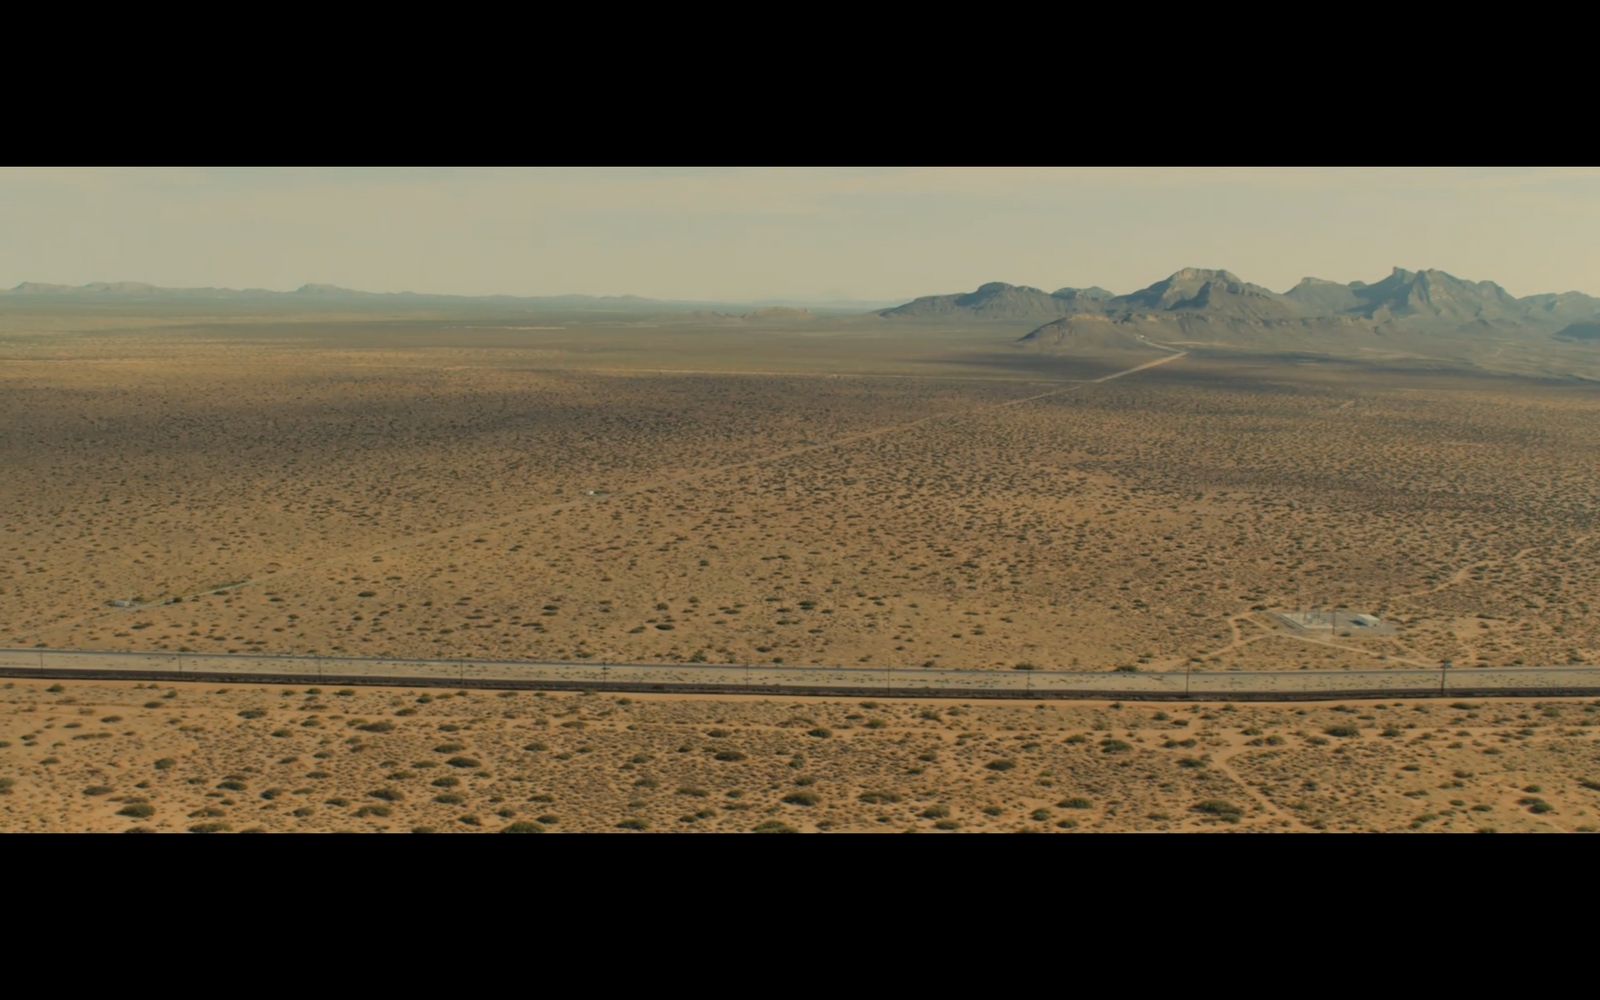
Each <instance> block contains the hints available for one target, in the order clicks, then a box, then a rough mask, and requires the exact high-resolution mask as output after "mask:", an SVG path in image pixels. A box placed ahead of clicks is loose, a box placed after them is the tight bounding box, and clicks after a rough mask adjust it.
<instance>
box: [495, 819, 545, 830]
mask: <svg viewBox="0 0 1600 1000" xmlns="http://www.w3.org/2000/svg"><path fill="white" fill-rule="evenodd" d="M500 832H501V833H543V832H544V827H542V826H540V825H539V824H538V823H530V822H528V821H527V820H518V821H517V822H515V823H512V824H511V825H510V826H508V827H506V828H505V829H504V830H501V831H500Z"/></svg>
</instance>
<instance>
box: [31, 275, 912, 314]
mask: <svg viewBox="0 0 1600 1000" xmlns="http://www.w3.org/2000/svg"><path fill="white" fill-rule="evenodd" d="M8 299H9V300H11V301H13V302H22V301H33V302H39V303H46V302H50V303H65V304H71V303H80V302H81V303H91V304H93V303H103V304H112V303H137V302H144V303H152V304H159V303H162V302H175V303H176V302H182V303H200V302H208V301H210V302H217V303H219V304H220V303H241V304H262V305H279V306H291V307H293V306H323V305H333V306H340V305H342V306H353V307H362V306H390V305H392V306H399V307H417V306H424V307H427V306H434V307H440V308H448V307H459V306H490V307H493V306H511V307H519V306H527V307H542V306H548V307H553V308H569V309H585V308H587V309H605V310H618V311H644V310H651V309H658V310H683V309H691V310H693V309H706V308H709V307H715V306H724V307H726V306H740V307H753V308H756V309H768V310H770V309H785V308H796V309H800V308H812V309H826V310H830V311H833V312H842V311H849V312H864V311H868V310H871V309H876V308H881V307H882V306H884V305H887V304H888V303H887V302H884V301H869V300H853V299H839V300H814V301H813V300H805V299H759V300H754V301H749V302H738V301H732V300H710V299H707V300H698V299H697V300H687V299H685V300H672V299H651V298H645V297H642V296H638V295H538V296H524V295H442V294H435V293H425V292H363V291H358V290H356V289H353V288H341V287H340V286H338V285H326V284H307V285H301V286H300V287H299V288H297V289H295V290H294V291H292V292H279V291H272V290H270V289H266V288H166V287H162V286H160V285H150V284H146V283H144V282H140V281H94V282H90V283H89V284H87V285H52V284H46V283H43V282H37V281H24V282H23V283H22V284H20V285H17V286H16V287H14V288H10V289H0V302H4V301H6V300H8Z"/></svg>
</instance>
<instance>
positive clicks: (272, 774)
mask: <svg viewBox="0 0 1600 1000" xmlns="http://www.w3.org/2000/svg"><path fill="white" fill-rule="evenodd" d="M1021 332H1024V331H1023V330H1021V329H1012V328H1008V327H1004V326H1003V325H1001V326H962V325H944V326H929V327H921V326H917V325H915V324H913V325H906V324H886V323H884V322H882V321H879V320H876V319H873V318H867V319H861V318H848V317H846V318H828V317H814V316H787V315H781V314H780V315H777V316H768V317H761V318H759V319H754V320H750V319H747V320H739V321H735V320H731V319H727V318H718V319H714V320H713V319H705V318H693V317H689V318H685V317H683V316H665V317H646V318H640V317H638V316H628V315H591V314H581V313H574V314H570V315H568V314H562V313H541V314H538V315H531V316H524V315H517V316H510V315H504V314H502V313H494V312H486V313H483V314H477V313H474V314H470V315H468V314H445V313H440V314H428V313H422V314H418V313H405V314H395V315H383V316H374V315H368V314H340V313H327V314H316V313H307V314H296V315H292V316H285V315H259V316H240V315H234V314H227V315H221V314H219V315H208V314H205V313H203V312H190V313H183V314H173V313H163V312H161V311H160V310H158V309H150V310H146V311H144V312H140V311H138V310H131V309H124V310H121V311H115V312H107V313H104V314H99V313H92V312H84V311H82V310H80V311H76V312H60V311H57V312H51V311H49V310H47V309H43V308H40V309H35V310H33V311H28V310H22V309H18V310H12V311H8V312H6V313H5V314H4V315H3V316H0V469H3V470H4V481H3V483H0V646H5V647H10V648H17V649H33V648H43V649H50V648H54V649H92V650H113V651H116V650H137V651H158V650H159V651H193V652H208V653H225V652H239V653H250V652H261V653H293V654H320V655H325V656H387V657H428V658H458V659H474V658H484V659H517V660H553V661H585V662H594V663H603V662H631V663H654V662H662V663H682V664H695V663H751V664H784V665H832V666H856V665H864V666H893V667H894V668H896V669H908V670H910V669H916V668H919V667H924V666H927V667H943V668H960V669H982V670H996V671H1014V670H1028V669H1039V670H1095V671H1099V670H1103V671H1124V672H1136V671H1182V670H1195V671H1262V670H1273V671H1282V670H1302V669H1304V670H1355V669H1385V668H1390V667H1426V668H1434V667H1437V666H1438V665H1439V664H1440V663H1441V662H1442V661H1450V662H1451V663H1452V664H1453V665H1454V667H1455V668H1456V669H1457V670H1458V671H1468V670H1471V669H1473V668H1475V667H1497V668H1507V667H1524V666H1526V667H1537V666H1559V665H1580V664H1582V665H1592V664H1595V663H1597V662H1600V627H1597V626H1600V600H1597V595H1600V541H1597V539H1596V535H1595V531H1596V524H1595V522H1596V502H1595V497H1597V496H1600V432H1597V428H1600V388H1597V387H1596V384H1595V383H1594V382H1593V381H1584V380H1579V379H1563V378H1557V377H1549V376H1542V375H1538V374H1529V373H1527V372H1516V373H1511V372H1497V371H1488V370H1483V369H1482V368H1478V367H1473V366H1471V365H1450V364H1442V363H1437V362H1433V361H1427V360H1419V359H1415V358H1405V357H1395V358H1378V359H1371V358H1369V359H1363V360H1359V361H1358V360H1350V359H1336V358H1332V357H1315V356H1307V355H1303V354H1283V355H1272V354H1263V353H1260V352H1257V353H1253V354H1246V353H1241V352H1237V351H1227V350H1219V349H1211V350H1208V349H1205V348H1204V347H1199V346H1184V348H1183V349H1182V350H1179V349H1177V348H1162V347H1156V346H1151V347H1150V349H1149V350H1148V351H1146V350H1142V349H1141V350H1139V351H1125V352H1120V353H1118V352H1108V353H1106V354H1103V355H1092V354H1086V355H1061V354H1051V353H1041V352H1038V351H1029V350H1025V349H1022V348H1019V347H1018V346H1017V345H1016V343H1015V341H1016V338H1017V336H1018V335H1019V334H1020V333H1021ZM119 605H121V606H119ZM1313 606H1314V607H1318V608H1322V609H1340V610H1342V611H1343V612H1344V613H1345V614H1347V615H1353V614H1356V613H1363V614H1370V615H1372V616H1374V617H1376V618H1378V619H1381V620H1382V621H1383V622H1384V623H1385V628H1384V629H1382V630H1376V631H1375V630H1362V629H1360V628H1348V627H1347V628H1344V629H1342V630H1341V629H1334V630H1329V631H1328V632H1327V633H1326V634H1320V633H1319V634H1313V633H1306V632H1303V631H1297V630H1294V629H1291V628H1287V627H1285V626H1284V624H1283V622H1282V621H1281V620H1280V619H1278V618H1277V617H1276V615H1275V613H1276V612H1281V611H1290V610H1294V609H1303V608H1307V607H1313ZM52 687H54V688H59V689H60V690H56V691H52V690H50V688H52ZM169 694H171V695H172V696H171V697H168V695H169ZM423 699H426V700H423ZM0 706H3V712H4V715H3V718H0V726H3V727H4V730H3V733H0V740H3V741H4V742H5V744H6V745H5V746H4V747H3V748H0V781H4V782H5V783H6V784H5V789H4V791H5V794H4V795H3V797H0V829H5V830H43V829H50V830H71V829H94V830H120V829H124V828H129V827H139V828H149V829H160V830H186V829H189V828H191V827H197V826H202V827H203V826H207V825H213V826H215V827H217V828H218V829H222V828H224V827H225V828H229V829H241V830H242V829H250V828H255V827H260V828H262V829H267V830H291V829H303V830H331V829H397V830H398V829H404V830H410V829H414V828H418V827H422V828H428V829H437V830H449V829H484V830H489V829H501V828H503V827H506V826H509V825H512V824H514V823H520V822H526V823H531V824H536V825H538V826H540V827H541V828H548V829H551V830H612V829H619V828H620V829H630V828H633V829H651V830H670V829H716V830H741V831H742V830H747V829H755V828H756V827H757V826H758V825H760V824H762V823H773V824H776V825H777V826H781V827H787V828H794V829H803V830H862V829H895V830H898V829H906V828H919V829H920V828H927V829H941V828H942V829H962V830H980V829H982V830H990V829H992V830H1013V829H1021V828H1028V829H1041V830H1095V829H1102V830H1132V829H1137V830H1165V829H1196V828H1205V829H1211V828H1218V829H1230V830H1231V829H1285V830H1291V829H1351V830H1354V829H1362V830H1368V829H1393V830H1400V829H1414V828H1420V829H1463V830H1464V829H1480V828H1485V829H1491V828H1492V829H1504V830H1523V829H1529V830H1533V829H1578V828H1583V827H1588V826H1590V825H1591V823H1592V821H1593V812H1594V809H1595V808H1596V804H1597V803H1596V793H1595V792H1594V791H1593V789H1592V788H1590V787H1589V786H1588V785H1585V784H1583V782H1589V783H1590V784H1592V783H1594V782H1595V781H1600V770H1597V768H1596V765H1595V761H1596V759H1597V758H1596V751H1595V745H1594V742H1593V735H1592V729H1591V723H1592V722H1593V721H1594V705H1593V704H1592V703H1589V702H1583V701H1571V700H1552V701H1549V702H1540V703H1532V702H1511V701H1507V702H1498V701H1497V702H1490V703H1482V704H1477V705H1475V706H1473V707H1469V708H1451V707H1448V706H1449V703H1448V702H1444V701H1441V702H1437V703H1410V702H1405V703H1400V704H1392V703H1388V702H1385V703H1381V704H1377V703H1373V704H1368V703H1355V702H1352V703H1351V704H1350V705H1347V706H1340V707H1334V706H1329V705H1326V704H1317V705H1304V706H1293V705H1273V706H1264V705H1253V706H1200V705H1183V706H1169V707H1167V708H1165V709H1162V708H1161V707H1159V706H1153V705H1137V706H1136V705H1126V706H1122V707H1120V708H1114V707H1112V706H1110V705H1107V704H1077V705H1059V704H1036V705H1035V704H1006V705H999V704H988V703H982V702H970V703H958V704H944V705H933V704H928V703H919V702H915V701H909V700H908V701H899V700H895V701H889V700H886V701H883V702H881V703H875V704H874V705H872V706H871V707H866V706H863V705H861V704H859V703H857V702H848V703H845V702H837V701H834V702H830V701H828V700H826V699H823V700H806V699H793V700H788V701H773V700H770V699H768V700H761V699H742V698H727V699H722V700H707V699H696V698H677V699H663V698H657V697H648V696H643V695H641V696H636V697H631V698H626V697H618V696H615V695H602V696H578V695H555V694H552V695H549V696H547V697H537V696H535V695H533V694H529V693H526V692H522V693H515V694H508V696H507V697H504V698H501V697H500V696H498V695H496V694H493V693H486V692H482V691H473V692H469V693H467V694H466V695H462V696H455V695H452V694H448V693H440V692H432V693H429V692H423V691H419V690H404V689H365V688H363V689H360V690H355V691H353V692H352V693H349V694H345V693H341V692H335V691H333V690H319V691H316V692H312V693H308V692H307V691H306V690H305V689H304V688H298V689H287V688H286V689H273V688H263V687H259V686H249V685H159V686H157V687H155V688H152V687H150V686H148V685H146V686H143V687H135V686H134V685H132V684H119V683H113V682H89V681H61V682H56V683H53V684H46V683H44V682H34V681H27V680H17V681H14V682H10V686H8V687H6V688H5V690H4V692H3V696H0ZM247 712H259V713H262V714H260V715H257V716H251V717H244V718H241V713H247ZM1157 716H1163V717H1162V718H1158V717H1157ZM108 719H115V720H116V721H114V722H113V721H104V720H108ZM1351 720H1354V721H1351ZM1179 723H1186V724H1185V725H1180V724H1179ZM1346 723H1348V725H1349V727H1351V728H1353V729H1355V730H1357V731H1358V732H1357V735H1354V736H1329V735H1327V731H1328V730H1330V729H1339V728H1341V727H1342V726H1344V725H1345V724H1346ZM370 726H378V727H379V728H378V729H369V728H364V727H370ZM384 726H388V727H389V728H387V729H385V728H383V727H384ZM68 727H71V728H72V729H73V730H74V731H73V732H71V733H69V732H67V731H66V730H67V729H68ZM449 727H455V728H449ZM78 729H82V730H83V731H82V732H77V731H76V730H78ZM258 729H259V730H260V732H258V731H257V730H258ZM1390 730H1394V731H1395V732H1394V734H1393V735H1388V733H1389V731H1390ZM280 731H281V732H283V733H285V734H286V735H278V734H279V732H280ZM713 731H716V732H721V733H723V735H721V736H717V735H712V732H713ZM813 731H825V732H827V733H829V735H828V736H817V735H813ZM1252 731H1254V732H1253V733H1252ZM92 734H101V735H96V736H95V737H94V738H93V739H85V738H84V737H86V736H90V735H92ZM1273 739H1276V740H1278V741H1279V742H1277V743H1271V742H1252V741H1270V740H1273ZM1107 741H1111V742H1112V743H1122V744H1126V745H1127V747H1128V749H1126V750H1120V749H1116V748H1114V747H1112V748H1111V749H1109V750H1108V743H1107ZM1185 741H1190V742H1191V743H1192V745H1187V744H1186V743H1185ZM1318 741H1320V742H1318ZM535 743H537V744H540V745H542V746H545V747H546V749H541V750H530V749H527V748H528V747H529V746H531V745H533V744H535ZM1168 743H1173V744H1176V745H1175V746H1171V747H1169V746H1167V745H1166V744H1168ZM454 744H460V748H459V749H457V750H453V751H448V752H446V751H438V750H437V747H439V746H447V745H454ZM680 748H687V749H680ZM1490 751H1496V752H1494V753H1490ZM719 753H731V754H735V755H737V757H736V758H730V759H725V760H721V759H718V757H717V754H719ZM563 755H566V756H563ZM925 755H926V759H924V757H925ZM456 757H459V758H462V759H464V760H471V761H474V762H475V763H473V764H454V765H452V764H451V763H450V761H451V759H452V758H456ZM635 758H644V759H637V760H636V759H635ZM164 760H166V761H172V762H173V763H171V764H169V765H166V766H159V762H160V761H164ZM1000 761H1009V762H1010V764H1011V766H1010V767H998V768H997V767H995V766H994V765H995V764H996V763H997V762H1000ZM1185 761H1188V763H1185ZM424 765H436V766H424ZM316 774H321V775H323V777H314V776H313V775H316ZM402 774H403V775H405V777H399V776H398V775H402ZM442 779H453V781H450V782H445V783H443V784H441V783H439V782H440V780H442ZM807 779H810V780H807ZM1451 782H1455V783H1456V784H1455V785H1449V783H1451ZM233 785H237V786H239V787H232V786H233ZM1446 786H1448V787H1446ZM1529 787H1537V788H1539V789H1541V791H1537V792H1530V791H1527V790H1526V789H1527V788H1529ZM89 789H106V791H96V792H93V793H90V792H89V791H87V790H89ZM685 789H688V791H685ZM385 790H387V791H392V792H393V793H394V795H392V796H388V797H385V796H383V795H378V796H376V797H374V793H375V792H382V791H385ZM697 791H698V792H700V793H703V794H696V792H697ZM268 792H274V794H272V795H270V796H269V795H267V794H266V793H268ZM734 793H737V794H734ZM1413 793H1418V794H1413ZM539 796H545V797H546V798H543V799H541V798H538V797H539ZM796 796H798V798H795V800H794V801H788V800H787V799H786V797H796ZM808 796H809V797H812V798H815V799H816V801H814V802H810V803H807V802H805V801H803V800H804V799H805V798H807V797H808ZM441 797H442V801H441ZM137 799H143V800H145V801H144V802H138V801H133V800H137ZM453 799H459V801H453ZM1078 799H1083V800H1086V801H1088V802H1090V803H1091V805H1090V806H1089V807H1083V808H1080V807H1078V806H1071V807H1067V806H1063V805H1061V803H1062V802H1063V801H1069V800H1072V801H1076V800H1078ZM1523 799H1535V800H1537V801H1536V802H1523V801H1522V800H1523ZM334 800H340V801H342V802H343V804H342V805H335V804H331V803H332V802H333V801H334ZM1456 800H1460V803H1462V804H1456ZM1208 802H1210V803H1213V805H1212V806H1211V807H1208V809H1209V811H1208V809H1200V808H1198V807H1199V806H1201V805H1203V804H1204V803H1208ZM1215 803H1222V806H1227V807H1228V808H1226V809H1223V808H1222V806H1217V805H1215ZM1541 803H1542V805H1541ZM140 806H149V807H150V809H151V810H152V811H151V812H150V813H149V814H148V815H143V816H140V815H129V814H125V813H124V812H123V810H124V809H126V808H130V807H131V808H132V809H133V812H134V813H140V812H143V811H144V810H142V809H141V808H139V807H140ZM1479 807H1485V808H1481V809H1480V808H1479ZM941 810H943V812H941ZM991 810H993V811H991ZM1219 810H1220V812H1219ZM701 813H705V815H700V814H701ZM1424 816H1426V817H1428V818H1426V819H1421V818H1420V817H1424ZM541 817H546V818H541ZM548 817H554V818H553V819H549V818H548ZM685 817H692V818H690V819H686V818H685ZM468 818H470V819H471V820H473V822H468V821H467V819H468ZM619 824H632V825H631V826H621V827H619ZM774 828H776V827H774Z"/></svg>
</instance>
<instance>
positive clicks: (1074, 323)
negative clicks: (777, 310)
mask: <svg viewBox="0 0 1600 1000" xmlns="http://www.w3.org/2000/svg"><path fill="white" fill-rule="evenodd" d="M878 315H879V316H881V317H884V318H886V319H890V320H922V321H940V320H966V321H983V322H999V321H1005V322H1010V323H1022V322H1028V323H1035V324H1038V325H1037V326H1036V327H1035V328H1034V329H1033V330H1032V331H1031V332H1029V333H1028V334H1027V335H1026V336H1024V337H1022V338H1021V342H1022V343H1024V344H1027V345H1032V346H1038V347H1044V348H1055V349H1071V348H1072V347H1073V346H1075V345H1079V344H1082V345H1085V346H1090V345H1092V346H1095V347H1099V348H1104V347H1106V346H1108V345H1112V344H1119V343H1120V344H1121V345H1122V346H1125V347H1128V348H1135V347H1138V348H1142V349H1148V345H1149V344H1150V343H1151V342H1168V343H1184V344H1216V345H1221V346H1236V347H1251V348H1265V347H1271V348H1279V349H1300V348H1304V347H1307V346H1311V345H1313V344H1314V345H1316V346H1318V347H1323V348H1326V347H1330V346H1334V343H1333V342H1337V341H1352V342H1355V343H1357V344H1362V343H1364V344H1368V345H1371V344H1385V345H1387V346H1394V345H1398V344H1406V343H1411V344H1415V343H1417V342H1419V338H1420V340H1421V341H1428V340H1437V339H1439V338H1445V339H1454V338H1457V337H1473V336H1476V337H1479V338H1503V337H1515V338H1527V337H1530V336H1531V337H1535V338H1545V339H1549V338H1555V339H1557V340H1560V341H1564V342H1573V343H1584V342H1586V343H1600V298H1595V297H1594V296H1590V295H1584V294H1582V293H1580V292H1563V293H1560V294H1541V295H1529V296H1526V297H1523V298H1517V297H1516V296H1514V295H1512V294H1510V293H1509V292H1507V291H1506V290H1505V289H1504V288H1501V287H1500V286H1499V285H1497V284H1495V283H1494V282H1492V281H1466V280H1463V279H1461V278H1457V277H1455V276H1453V275H1450V274H1446V273H1445V272H1443V271H1436V270H1422V271H1408V270H1405V269H1404V268H1399V267H1397V268H1395V269H1394V270H1393V271H1391V272H1390V274H1389V275H1388V276H1387V277H1385V278H1384V279H1383V280H1381V281H1376V282H1372V283H1371V284H1368V283H1367V282H1364V281H1353V282H1350V283H1349V284H1339V283H1338V282H1333V281H1324V280H1322V279H1319V278H1306V279H1304V280H1302V281H1301V282H1300V283H1299V284H1297V285H1295V286H1294V287H1293V288H1291V289H1289V290H1288V291H1287V292H1283V293H1281V294H1280V293H1278V292H1274V291H1272V290H1271V289H1268V288H1264V287H1262V286H1261V285H1254V284H1251V283H1250V282H1247V281H1244V280H1242V279H1240V278H1239V277H1238V276H1237V275H1234V274H1232V273H1231V272H1228V271H1221V270H1208V269H1205V268H1193V267H1190V268H1184V269H1183V270H1181V271H1177V272H1176V273H1174V274H1172V275H1170V276H1168V277H1166V278H1163V279H1162V280H1160V281H1158V282H1156V283H1155V284H1153V285H1149V286H1148V287H1145V288H1141V289H1139V290H1138V291H1136V292H1130V293H1128V294H1126V295H1114V294H1112V293H1111V292H1108V291H1106V290H1105V289H1103V288H1062V289H1058V290H1057V291H1054V292H1045V291H1043V290H1041V289H1038V288H1030V287H1027V286H1025V285H1008V284H1006V283H1004V282H991V283H989V284H986V285H981V286H979V288H978V289H977V290H976V291H972V292H966V293H963V294H958V295H930V296H925V297H923V298H919V299H915V300H913V301H911V302H908V303H906V304H905V305H902V306H897V307H895V308H893V309H885V310H882V311H881V312H879V313H878Z"/></svg>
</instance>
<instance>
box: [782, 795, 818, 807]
mask: <svg viewBox="0 0 1600 1000" xmlns="http://www.w3.org/2000/svg"><path fill="white" fill-rule="evenodd" d="M783 801H784V802H787V803H788V804H789V805H791V806H808V807H809V806H814V805H816V804H817V803H818V802H821V801H822V798H821V796H819V795H817V793H816V792H790V793H789V794H788V795H785V796H784V797H783Z"/></svg>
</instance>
